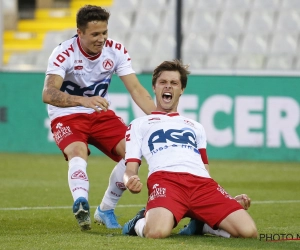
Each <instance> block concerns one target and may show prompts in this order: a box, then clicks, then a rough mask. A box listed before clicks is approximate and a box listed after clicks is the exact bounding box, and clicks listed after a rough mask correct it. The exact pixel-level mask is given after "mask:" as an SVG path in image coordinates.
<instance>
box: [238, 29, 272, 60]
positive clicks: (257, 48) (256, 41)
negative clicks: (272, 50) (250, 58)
mask: <svg viewBox="0 0 300 250" xmlns="http://www.w3.org/2000/svg"><path fill="white" fill-rule="evenodd" d="M268 41H269V36H268V35H260V34H258V35H257V34H251V33H250V34H246V35H245V36H244V38H243V39H242V41H241V48H240V52H241V53H243V54H252V53H253V54H262V55H264V54H266V53H267V51H268Z"/></svg>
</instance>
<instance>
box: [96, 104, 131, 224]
mask: <svg viewBox="0 0 300 250" xmlns="http://www.w3.org/2000/svg"><path fill="white" fill-rule="evenodd" d="M95 115H98V116H99V118H98V119H97V121H99V123H98V124H97V125H96V126H94V130H95V132H94V133H93V135H94V138H96V139H95V140H94V141H92V142H91V144H93V145H94V146H96V147H97V148H98V149H99V150H101V151H102V152H103V153H105V154H106V155H107V156H109V157H110V158H111V159H112V160H114V161H116V162H118V163H117V165H116V166H115V167H114V169H113V171H112V173H111V174H110V177H109V183H108V187H107V189H106V191H105V194H104V197H103V198H102V201H101V203H100V205H99V206H98V207H97V209H96V211H95V213H94V219H95V222H97V223H99V224H104V225H105V226H106V227H107V228H111V229H113V228H121V225H119V223H118V222H117V219H116V216H115V214H114V210H115V208H116V205H117V203H118V201H119V199H120V198H121V196H122V194H123V192H124V191H125V190H126V188H125V186H124V183H123V175H124V172H125V168H126V166H125V161H124V160H122V158H123V157H124V156H125V140H124V137H125V131H126V129H127V126H126V125H125V124H124V123H123V122H122V121H121V120H120V118H119V117H117V116H116V115H115V113H114V112H113V111H111V110H110V111H107V112H104V115H101V114H95ZM100 131H101V132H100Z"/></svg>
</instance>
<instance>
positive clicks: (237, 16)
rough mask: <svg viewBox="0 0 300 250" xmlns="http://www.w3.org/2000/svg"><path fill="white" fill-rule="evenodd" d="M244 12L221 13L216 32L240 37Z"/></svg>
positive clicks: (243, 24)
mask: <svg viewBox="0 0 300 250" xmlns="http://www.w3.org/2000/svg"><path fill="white" fill-rule="evenodd" d="M245 16H246V12H245V11H231V10H228V11H223V12H222V14H221V17H220V21H219V27H218V32H219V33H223V34H233V35H240V34H241V33H243V31H244V26H245Z"/></svg>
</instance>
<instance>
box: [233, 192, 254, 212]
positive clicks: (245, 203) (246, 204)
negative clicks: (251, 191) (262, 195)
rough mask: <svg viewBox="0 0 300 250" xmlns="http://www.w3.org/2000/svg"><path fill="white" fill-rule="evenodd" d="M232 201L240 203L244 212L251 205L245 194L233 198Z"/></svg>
mask: <svg viewBox="0 0 300 250" xmlns="http://www.w3.org/2000/svg"><path fill="white" fill-rule="evenodd" d="M234 199H235V200H236V201H237V202H238V203H240V204H241V205H242V207H243V208H244V209H245V210H247V209H248V208H249V207H250V205H251V199H250V198H249V197H248V195H246V194H239V195H237V196H235V197H234Z"/></svg>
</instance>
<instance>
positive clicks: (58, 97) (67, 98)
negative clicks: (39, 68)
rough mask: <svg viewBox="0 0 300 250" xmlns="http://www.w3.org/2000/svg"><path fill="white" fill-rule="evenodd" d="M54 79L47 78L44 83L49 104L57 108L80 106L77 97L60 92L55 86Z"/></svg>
mask: <svg viewBox="0 0 300 250" xmlns="http://www.w3.org/2000/svg"><path fill="white" fill-rule="evenodd" d="M55 80H56V78H55V77H52V76H48V77H47V80H46V83H45V93H46V95H47V96H48V97H49V99H48V100H49V104H51V105H54V106H57V107H74V106H78V105H80V103H79V97H78V96H72V95H70V94H67V93H64V92H61V91H60V90H59V89H58V88H57V87H56V84H55Z"/></svg>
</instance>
